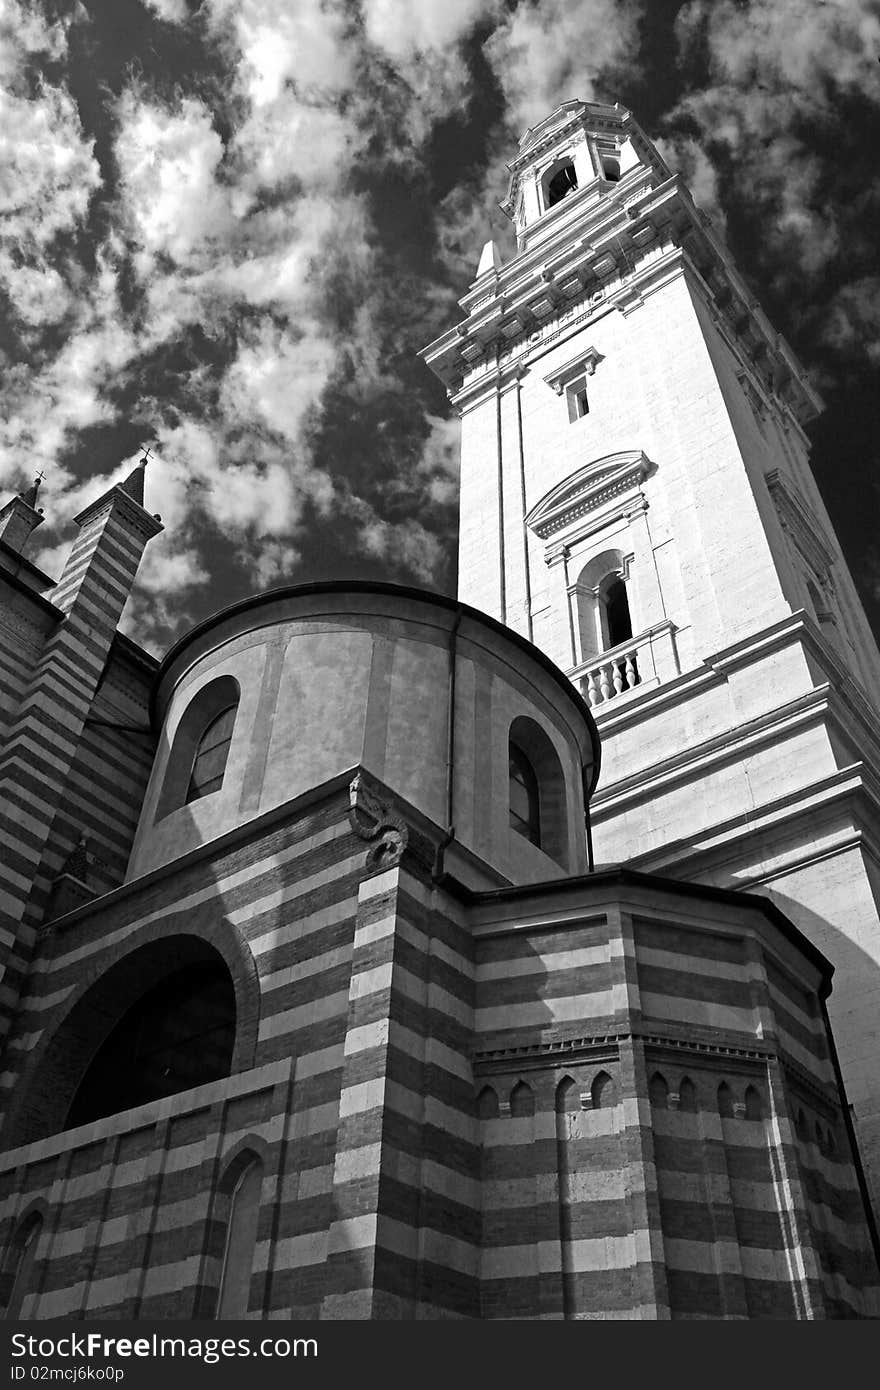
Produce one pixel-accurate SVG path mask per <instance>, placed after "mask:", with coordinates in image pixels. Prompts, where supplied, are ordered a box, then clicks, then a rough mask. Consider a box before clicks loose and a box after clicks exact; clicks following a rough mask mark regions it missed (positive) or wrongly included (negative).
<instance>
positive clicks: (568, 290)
mask: <svg viewBox="0 0 880 1390" xmlns="http://www.w3.org/2000/svg"><path fill="white" fill-rule="evenodd" d="M502 206H503V209H504V211H505V212H506V213H507V214H508V216H509V217H510V218H511V219H512V220H513V223H514V225H515V228H516V237H517V252H516V254H515V256H514V257H513V258H512V259H511V260H510V261H509V262H507V263H506V264H503V263H502V262H501V258H500V256H499V254H498V251H497V248H496V247H494V246H493V244H492V243H489V245H488V246H487V247H486V248H484V250H483V253H482V256H481V257H480V260H479V265H478V271H477V277H476V279H475V281H474V283H473V285H472V286H471V288H470V289H469V291H468V293H467V294H466V295H465V296H464V297H463V299H462V300H461V301H460V304H461V309H462V317H461V319H460V321H459V322H458V323H457V324H456V325H455V326H454V327H453V328H451V329H450V330H449V331H448V332H447V333H445V334H443V336H442V337H440V338H438V339H437V340H436V341H435V342H433V343H432V344H430V346H429V347H427V348H426V349H425V350H424V353H423V356H424V360H425V361H426V362H427V364H428V365H429V366H430V367H431V368H432V369H433V370H434V371H435V372H436V373H437V374H438V375H439V376H440V378H441V379H442V380H443V381H444V383H445V384H446V386H447V388H448V391H449V394H450V397H451V399H452V402H453V404H454V406H455V407H456V409H457V410H458V412H459V414H460V416H461V422H462V439H461V529H460V543H459V544H460V548H459V593H460V597H461V598H462V599H464V600H466V601H467V602H468V603H471V604H473V605H475V606H476V607H479V608H482V609H484V610H485V611H486V612H488V613H490V614H491V615H492V616H494V617H496V618H499V619H501V620H502V621H504V622H505V623H507V624H508V625H509V626H510V627H512V628H514V629H516V630H517V631H519V632H521V633H523V634H524V635H525V636H527V637H529V638H530V639H531V640H532V641H533V642H535V643H536V645H538V646H539V647H541V648H543V650H544V651H545V652H546V653H547V654H548V655H549V656H550V657H552V659H553V660H554V661H555V662H556V663H557V664H558V665H559V666H560V667H561V668H562V669H563V670H564V671H566V672H567V673H568V675H569V676H570V678H571V680H572V681H573V682H574V683H575V684H576V685H577V686H578V688H579V689H580V690H581V692H582V693H583V694H584V696H585V697H586V698H587V699H588V700H589V702H590V705H591V706H592V708H593V713H594V716H595V718H596V721H597V724H598V726H599V731H600V735H601V739H602V749H603V759H602V761H603V770H602V776H601V781H600V784H599V788H598V790H597V792H596V794H595V796H594V798H593V802H592V812H593V833H594V840H595V852H596V860H597V862H598V863H602V862H606V863H607V862H612V861H620V862H626V863H627V864H628V865H630V866H632V867H635V868H639V869H644V870H651V871H656V872H659V873H663V874H666V875H671V876H675V877H678V878H685V879H692V880H695V881H698V882H700V883H705V884H714V885H721V886H725V887H739V888H744V889H749V890H750V891H753V892H760V893H765V894H767V895H769V896H770V897H772V898H773V899H774V900H776V901H777V902H778V903H779V905H780V906H781V907H782V908H783V910H784V911H785V912H786V913H787V914H788V915H789V916H790V917H792V918H793V919H794V920H795V921H796V922H797V924H798V925H799V926H800V927H801V929H802V930H803V931H804V932H805V933H806V934H807V936H809V937H810V938H811V939H812V940H813V941H814V942H815V943H816V945H817V946H819V947H820V949H821V950H822V951H824V952H825V953H826V954H827V955H828V956H829V957H830V959H831V960H832V961H833V962H834V963H835V966H836V974H835V986H834V992H833V994H832V997H831V1003H830V1009H831V1018H832V1024H833V1027H834V1032H835V1036H836V1040H837V1045H838V1049H839V1052H840V1059H841V1065H842V1069H843V1075H844V1081H845V1084H846V1087H847V1090H848V1094H849V1100H850V1102H851V1103H852V1106H853V1110H854V1115H855V1122H856V1127H857V1132H858V1134H859V1137H860V1142H861V1146H862V1150H863V1156H864V1158H865V1160H866V1164H867V1167H868V1169H869V1175H870V1177H871V1180H872V1181H873V1186H874V1197H875V1201H880V1076H878V1073H877V1068H876V1054H877V1046H878V1025H877V1019H878V1017H880V924H878V904H877V897H878V894H880V866H878V850H880V799H878V794H880V711H878V707H877V703H876V701H877V695H876V691H877V689H878V680H880V656H878V651H877V646H876V643H875V641H874V638H873V635H872V633H871V630H870V627H869V624H868V622H867V619H866V617H865V614H864V611H863V609H862V606H861V603H860V600H859V598H858V595H857V593H856V590H855V587H854V585H853V582H852V579H851V576H850V574H849V570H848V568H847V564H846V561H845V559H844V556H843V554H842V552H841V549H840V545H839V543H838V541H837V538H836V536H835V534H834V530H833V528H832V526H831V523H830V521H829V518H828V515H827V512H826V510H825V507H824V505H823V503H822V498H821V496H820V494H819V490H818V488H817V486H816V483H815V480H814V478H813V476H812V473H811V471H810V466H809V442H808V439H807V436H806V434H805V426H806V425H807V424H808V423H809V421H810V420H811V419H812V418H813V417H814V416H815V415H816V414H817V413H818V411H819V410H821V408H822V403H821V400H820V398H819V396H818V395H817V393H816V391H815V390H814V389H813V388H812V387H811V385H810V383H809V381H808V380H807V378H806V376H805V374H804V371H803V369H802V367H801V366H800V364H799V363H798V361H797V359H796V358H795V356H794V354H793V352H792V351H791V349H790V348H789V346H788V344H787V343H786V342H785V340H784V339H783V338H782V337H781V335H780V334H779V333H777V332H776V331H775V329H774V328H773V326H772V325H771V323H770V322H769V321H768V319H767V317H766V315H765V314H764V312H763V311H762V309H761V307H760V305H759V304H758V303H757V302H756V300H755V298H754V295H753V294H752V292H751V291H750V289H749V288H748V286H747V285H746V283H745V282H744V280H743V279H742V277H741V276H740V274H739V273H738V271H737V269H736V267H735V265H734V264H733V261H732V259H731V256H730V253H729V251H728V249H727V247H726V246H725V244H724V242H723V241H722V240H721V239H720V238H719V237H718V236H717V234H716V233H715V232H714V231H713V229H712V226H711V224H710V223H709V220H708V219H707V217H706V216H705V214H703V213H701V212H700V210H699V209H698V208H697V207H696V206H695V204H694V202H693V200H692V199H691V197H690V194H689V193H688V190H687V188H686V187H685V185H684V184H683V183H682V181H681V179H680V178H678V177H677V176H676V175H674V174H673V173H672V172H671V171H670V169H669V168H668V167H667V165H666V164H665V163H664V161H663V159H662V158H661V157H660V155H659V154H658V152H657V150H656V149H655V148H654V147H653V145H652V144H651V142H650V141H649V140H648V139H647V137H646V136H645V134H644V133H643V132H642V131H641V129H640V128H639V126H638V125H637V124H636V122H635V121H634V120H633V118H632V116H631V115H630V113H629V112H628V111H626V110H624V109H623V108H622V107H620V106H619V105H615V106H604V105H598V104H595V103H585V102H579V101H569V102H565V103H563V104H562V105H561V106H559V107H558V108H557V109H556V110H555V111H554V112H553V113H552V114H551V115H549V116H548V117H547V118H546V119H545V120H544V121H542V122H541V123H540V124H538V125H536V126H535V127H534V128H532V129H531V130H528V131H526V133H525V134H524V135H523V137H522V139H521V140H520V143H519V148H518V150H517V153H516V155H515V158H514V159H513V162H512V163H511V165H510V185H509V191H508V196H507V199H506V201H505V203H504V204H503V205H502ZM793 1056H794V1054H793ZM792 1064H793V1065H796V1059H795V1060H793V1063H792Z"/></svg>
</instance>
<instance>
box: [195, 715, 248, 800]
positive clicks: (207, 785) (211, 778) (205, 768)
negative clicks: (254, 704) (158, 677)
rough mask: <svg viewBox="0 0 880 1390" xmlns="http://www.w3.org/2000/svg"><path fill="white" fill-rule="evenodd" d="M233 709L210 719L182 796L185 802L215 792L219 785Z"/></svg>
mask: <svg viewBox="0 0 880 1390" xmlns="http://www.w3.org/2000/svg"><path fill="white" fill-rule="evenodd" d="M236 708H237V706H236V705H229V706H228V707H227V708H226V709H225V710H223V711H222V712H221V713H220V714H218V715H217V716H216V718H214V719H212V720H211V722H210V724H209V725H208V727H207V729H206V730H205V732H204V733H203V734H202V736H201V738H200V739H199V743H198V747H197V748H196V755H195V758H194V759H193V766H192V772H191V774H190V779H189V787H188V788H187V793H186V799H187V801H188V802H189V801H198V799H199V797H201V796H208V795H210V793H211V792H216V791H219V790H220V788H221V786H222V785H223V774H224V772H225V771H226V760H227V758H228V757H229V745H230V743H231V742H232V728H233V725H234V724H235V711H236Z"/></svg>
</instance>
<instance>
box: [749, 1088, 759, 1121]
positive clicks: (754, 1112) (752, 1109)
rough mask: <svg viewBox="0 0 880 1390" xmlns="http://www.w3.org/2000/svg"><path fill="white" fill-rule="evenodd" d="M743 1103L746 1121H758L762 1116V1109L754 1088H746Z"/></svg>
mask: <svg viewBox="0 0 880 1390" xmlns="http://www.w3.org/2000/svg"><path fill="white" fill-rule="evenodd" d="M745 1102H746V1119H747V1120H760V1119H761V1118H762V1115H763V1108H762V1106H761V1097H760V1095H759V1093H758V1091H757V1090H756V1089H755V1087H754V1086H747V1087H746V1094H745Z"/></svg>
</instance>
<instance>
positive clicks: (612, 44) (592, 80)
mask: <svg viewBox="0 0 880 1390" xmlns="http://www.w3.org/2000/svg"><path fill="white" fill-rule="evenodd" d="M641 13H642V5H641V4H640V3H639V2H638V0H530V3H521V4H519V5H517V6H516V8H515V9H514V10H512V11H511V12H510V13H509V14H508V15H507V16H506V18H505V19H504V20H503V21H502V22H501V23H500V24H499V25H498V27H497V28H496V29H495V32H494V33H493V34H492V36H491V37H490V38H489V39H488V41H487V42H486V45H485V52H486V56H487V57H488V59H489V62H490V63H491V64H492V67H493V69H494V71H495V75H496V77H497V78H498V81H499V82H500V84H501V86H502V88H503V91H504V95H505V98H506V101H507V113H508V119H509V121H510V123H511V124H512V125H513V126H514V127H515V128H516V129H517V130H518V131H519V132H520V133H521V132H522V131H524V130H526V129H527V128H528V127H529V126H532V125H534V124H535V122H536V121H539V120H541V118H542V117H543V116H546V115H548V114H549V113H550V112H551V111H552V110H553V109H554V108H555V107H556V106H558V105H559V103H560V102H561V101H568V100H571V99H573V98H579V99H581V100H583V101H595V100H599V101H602V100H608V97H609V93H608V92H606V91H605V90H604V89H603V88H602V86H601V77H602V74H603V73H604V72H605V71H606V70H608V69H613V68H615V67H616V66H617V65H619V64H621V63H623V62H624V61H628V63H629V65H630V66H631V64H632V55H633V54H635V53H636V52H637V50H638V32H637V26H638V21H639V18H640V16H641ZM611 99H612V100H613V97H612V98H611Z"/></svg>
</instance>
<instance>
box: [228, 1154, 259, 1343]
mask: <svg viewBox="0 0 880 1390" xmlns="http://www.w3.org/2000/svg"><path fill="white" fill-rule="evenodd" d="M262 1189H263V1165H262V1163H261V1162H260V1160H259V1159H258V1158H252V1159H251V1161H250V1162H249V1163H248V1164H247V1166H246V1167H245V1168H243V1169H242V1171H241V1172H240V1173H239V1175H238V1179H237V1181H236V1183H235V1187H234V1188H233V1190H232V1197H231V1199H230V1205H229V1222H228V1224H227V1227H226V1246H225V1249H224V1251H223V1270H222V1273H221V1275H220V1292H219V1295H218V1297H217V1317H218V1318H243V1317H244V1315H245V1314H246V1313H247V1311H248V1304H249V1303H250V1292H251V1275H252V1273H253V1268H254V1251H255V1249H256V1245H257V1224H258V1221H259V1216H260V1194H261V1192H262Z"/></svg>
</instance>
